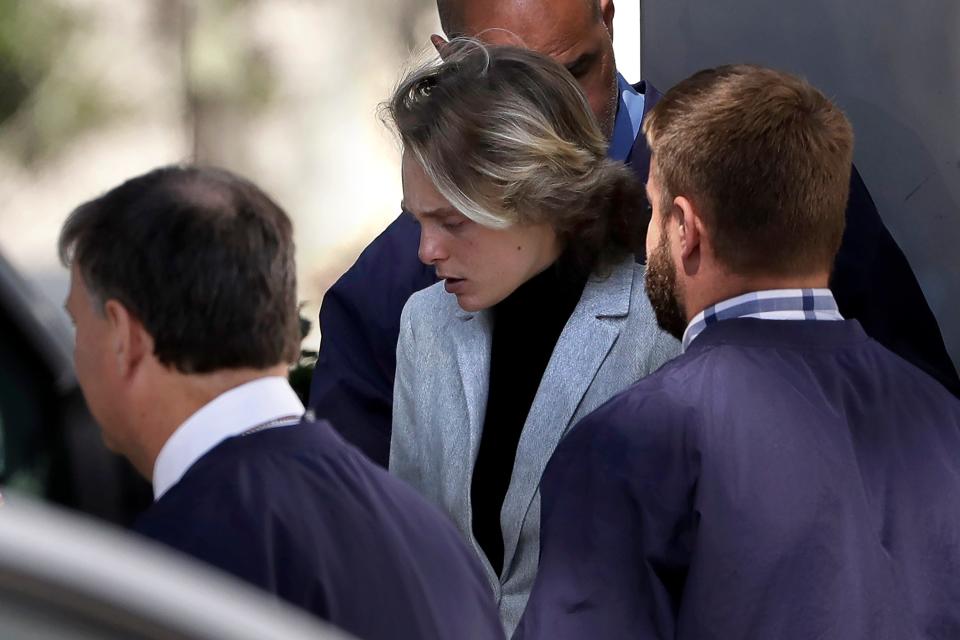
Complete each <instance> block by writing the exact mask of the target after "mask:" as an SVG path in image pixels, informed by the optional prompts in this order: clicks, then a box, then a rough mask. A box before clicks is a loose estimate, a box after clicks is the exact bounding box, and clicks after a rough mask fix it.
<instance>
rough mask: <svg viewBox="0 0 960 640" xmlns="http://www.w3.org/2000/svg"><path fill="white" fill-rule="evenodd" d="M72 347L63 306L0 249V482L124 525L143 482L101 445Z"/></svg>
mask: <svg viewBox="0 0 960 640" xmlns="http://www.w3.org/2000/svg"><path fill="white" fill-rule="evenodd" d="M72 352H73V332H72V330H71V328H70V326H69V323H68V321H67V317H66V314H65V313H64V312H63V311H62V310H61V309H59V308H57V307H56V306H55V305H54V304H53V303H51V302H50V301H48V300H47V299H45V298H44V297H43V296H41V295H40V294H39V292H38V291H37V290H36V289H35V288H34V287H32V286H31V285H30V284H29V283H28V282H27V281H26V280H25V279H24V278H23V277H22V276H21V275H20V274H19V273H17V271H16V269H14V267H13V266H12V265H11V264H10V263H9V262H8V261H7V260H6V259H5V258H4V257H3V256H2V255H0V487H7V488H12V489H15V490H17V491H20V492H22V493H26V494H29V495H33V496H36V497H38V498H42V499H44V500H47V501H50V502H54V503H57V504H60V505H63V506H66V507H70V508H72V509H77V510H79V511H83V512H85V513H88V514H91V515H94V516H97V517H99V518H103V519H105V520H108V521H111V522H115V523H117V524H121V525H128V524H130V523H131V522H132V521H133V519H134V518H135V517H136V516H137V515H138V514H139V513H140V511H142V510H143V509H144V508H146V506H148V505H149V504H150V500H151V498H152V493H151V489H150V485H149V484H148V483H147V482H145V481H144V480H143V479H142V478H140V476H139V475H137V474H136V472H135V471H134V470H133V468H132V467H130V465H129V464H128V463H127V462H126V461H125V460H123V459H122V458H121V457H119V456H116V455H114V454H112V453H110V452H109V451H108V450H107V449H106V447H105V446H104V445H103V442H102V440H101V438H100V432H99V429H98V427H97V425H96V423H95V422H94V420H93V418H92V417H91V416H90V413H89V411H88V410H87V407H86V404H85V402H84V400H83V396H82V394H81V392H80V387H79V385H78V384H77V379H76V376H75V375H74V369H73V358H72Z"/></svg>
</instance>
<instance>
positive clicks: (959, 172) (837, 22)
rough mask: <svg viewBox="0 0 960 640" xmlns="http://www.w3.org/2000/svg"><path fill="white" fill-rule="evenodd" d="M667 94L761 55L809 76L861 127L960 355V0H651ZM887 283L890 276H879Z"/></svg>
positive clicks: (646, 57) (649, 56)
mask: <svg viewBox="0 0 960 640" xmlns="http://www.w3.org/2000/svg"><path fill="white" fill-rule="evenodd" d="M641 6H642V25H643V28H642V43H643V47H642V50H643V55H642V61H643V74H644V77H645V78H646V79H648V80H650V81H652V82H653V83H654V84H655V85H657V86H658V87H660V88H662V89H667V88H669V87H670V86H671V85H672V84H674V83H676V82H677V81H679V80H681V79H683V78H685V77H686V76H688V75H690V74H691V73H693V72H694V71H697V70H698V69H701V68H704V67H710V66H715V65H718V64H725V63H735V62H752V63H759V64H765V65H768V66H772V67H777V68H780V69H785V70H788V71H792V72H795V73H798V74H800V75H803V76H805V77H806V78H807V79H808V80H810V81H811V82H813V83H814V84H815V85H817V86H818V87H820V88H821V89H822V90H823V91H824V92H825V93H826V94H827V95H828V96H831V97H832V98H833V99H835V100H836V102H837V103H838V104H839V105H840V106H841V107H842V108H843V109H844V111H845V112H846V113H847V115H848V116H849V118H850V120H851V121H852V122H853V126H854V131H855V134H856V151H855V162H856V165H857V167H858V169H859V170H860V173H861V174H862V175H863V179H864V181H865V182H866V184H867V187H868V188H869V189H870V193H871V194H872V196H873V198H874V200H875V202H876V204H877V209H878V210H879V212H880V215H881V217H882V218H883V220H884V222H885V223H886V225H887V227H888V228H889V229H890V232H891V233H892V234H893V236H894V238H896V240H897V242H898V243H899V244H900V247H901V248H902V249H903V251H904V253H905V254H906V255H907V259H908V260H909V261H910V264H911V265H912V266H913V270H914V273H915V274H916V275H917V278H918V280H919V281H920V284H921V286H922V287H923V290H924V292H925V293H926V295H927V300H928V301H929V303H930V305H931V307H932V308H933V311H934V313H935V314H936V316H937V318H938V320H939V322H940V329H941V331H942V332H943V334H944V339H945V340H946V342H947V347H948V349H949V350H950V352H951V354H952V356H953V360H954V363H957V362H960V304H958V301H957V297H956V293H957V291H960V260H958V259H957V246H958V244H960V37H958V34H960V3H958V2H956V0H920V1H917V0H884V2H879V3H878V2H874V1H871V0H779V1H777V2H770V1H769V0H710V1H709V2H705V1H697V0H642V2H641ZM876 286H877V287H883V286H884V283H883V282H877V283H876Z"/></svg>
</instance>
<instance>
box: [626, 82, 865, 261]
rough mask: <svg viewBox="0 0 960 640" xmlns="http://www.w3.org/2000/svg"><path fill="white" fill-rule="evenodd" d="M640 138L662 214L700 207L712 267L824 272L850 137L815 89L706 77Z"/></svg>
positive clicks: (664, 103)
mask: <svg viewBox="0 0 960 640" xmlns="http://www.w3.org/2000/svg"><path fill="white" fill-rule="evenodd" d="M644 133H645V134H646V137H647V142H648V144H649V145H650V149H651V151H652V154H653V158H654V159H655V163H654V165H655V166H654V169H653V170H654V171H655V172H656V175H655V178H656V179H657V182H658V184H659V186H660V190H661V193H662V202H661V203H660V204H661V205H662V206H663V210H664V211H665V212H667V213H669V212H670V211H671V208H672V203H673V200H674V198H675V197H677V196H685V197H687V198H688V199H690V200H691V201H692V202H694V203H695V204H696V205H697V206H699V208H700V210H701V212H702V214H703V216H704V222H705V225H706V227H707V232H708V233H709V235H710V238H711V240H712V244H713V247H714V251H715V253H716V256H717V259H718V260H719V261H720V262H721V263H723V264H724V265H725V266H726V267H727V268H728V269H730V271H731V272H733V273H737V274H740V275H761V274H762V275H809V274H813V273H817V272H820V271H822V270H823V269H824V268H826V269H827V270H830V269H832V266H833V260H834V257H835V256H836V253H837V251H838V249H839V248H840V240H841V238H842V236H843V228H844V219H845V214H844V212H845V210H846V205H847V197H848V194H849V189H850V170H851V163H852V157H853V131H852V129H851V126H850V122H849V121H848V120H847V118H846V117H845V116H844V114H843V113H842V112H841V111H840V109H839V108H837V107H836V106H835V105H834V104H833V103H832V102H830V101H829V100H828V99H827V98H826V97H825V96H824V95H823V94H822V93H821V92H820V91H818V90H817V89H816V88H814V87H813V86H811V85H810V84H809V83H807V82H806V81H804V80H802V79H800V78H797V77H796V76H792V75H790V74H787V73H783V72H780V71H775V70H773V69H766V68H763V67H757V66H752V65H733V66H724V67H717V68H715V69H707V70H704V71H701V72H699V73H697V74H695V75H693V76H691V77H690V78H688V79H686V80H684V81H683V82H681V83H680V84H678V85H677V86H675V87H674V88H673V89H671V90H670V91H669V92H667V94H666V95H665V96H664V97H663V99H662V100H661V101H660V102H659V103H658V104H657V106H656V107H655V108H654V109H653V110H652V111H651V113H650V114H649V115H648V116H647V118H646V119H645V121H644ZM665 219H666V218H665Z"/></svg>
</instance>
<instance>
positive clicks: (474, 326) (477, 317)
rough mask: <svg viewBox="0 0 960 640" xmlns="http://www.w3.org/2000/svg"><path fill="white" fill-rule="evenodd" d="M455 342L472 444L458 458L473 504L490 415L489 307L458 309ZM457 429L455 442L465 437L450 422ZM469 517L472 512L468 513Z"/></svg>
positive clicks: (491, 338) (452, 327)
mask: <svg viewBox="0 0 960 640" xmlns="http://www.w3.org/2000/svg"><path fill="white" fill-rule="evenodd" d="M451 333H453V335H452V336H451V338H452V340H451V342H452V343H453V345H454V348H455V349H456V355H457V367H458V368H459V372H460V375H459V378H460V381H461V384H462V385H463V404H464V408H465V409H466V412H467V426H468V435H469V439H470V441H469V446H462V447H458V448H459V449H460V450H462V451H463V453H464V455H465V457H464V458H463V459H461V460H458V461H457V462H458V463H459V464H460V465H462V466H461V467H460V468H461V469H462V470H464V471H465V473H461V474H457V476H458V477H465V478H467V485H466V487H465V491H466V496H465V499H466V500H467V501H468V502H465V503H464V504H469V498H470V481H469V479H470V478H472V477H473V463H474V461H475V460H476V458H477V450H478V448H479V446H480V434H481V432H482V431H483V419H484V416H485V415H486V408H487V395H488V392H489V381H490V346H491V342H492V340H493V323H492V320H491V315H490V312H489V311H481V312H478V313H469V312H466V311H462V310H459V309H458V311H457V320H456V321H455V322H454V323H453V325H452V326H451ZM447 428H451V429H455V430H456V431H457V433H455V434H453V438H454V442H456V441H457V440H459V439H460V438H463V437H464V435H465V434H464V433H463V432H462V427H461V426H460V425H448V427H447ZM468 520H469V516H468Z"/></svg>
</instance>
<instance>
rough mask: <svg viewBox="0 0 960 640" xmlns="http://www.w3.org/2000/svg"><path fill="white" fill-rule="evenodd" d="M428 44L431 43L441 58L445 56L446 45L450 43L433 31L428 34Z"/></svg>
mask: <svg viewBox="0 0 960 640" xmlns="http://www.w3.org/2000/svg"><path fill="white" fill-rule="evenodd" d="M430 44H432V45H433V48H434V49H436V50H437V53H439V54H440V58H441V59H443V58H445V57H446V54H447V47H449V46H450V43H449V42H447V41H446V39H444V37H443V36H441V35H438V34H436V33H434V34H433V35H431V36H430Z"/></svg>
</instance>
